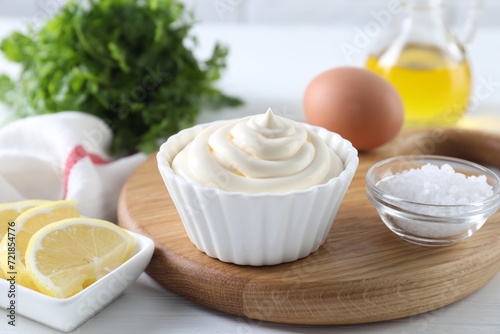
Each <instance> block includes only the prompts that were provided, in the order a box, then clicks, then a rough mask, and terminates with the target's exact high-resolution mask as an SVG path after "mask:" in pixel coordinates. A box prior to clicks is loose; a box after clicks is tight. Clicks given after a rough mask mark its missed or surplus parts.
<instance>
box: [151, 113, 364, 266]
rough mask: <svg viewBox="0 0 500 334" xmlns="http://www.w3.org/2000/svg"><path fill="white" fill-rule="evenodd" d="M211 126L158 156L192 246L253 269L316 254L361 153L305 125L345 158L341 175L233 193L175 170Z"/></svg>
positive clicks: (180, 138) (173, 141)
mask: <svg viewBox="0 0 500 334" xmlns="http://www.w3.org/2000/svg"><path fill="white" fill-rule="evenodd" d="M214 123H216V122H214ZM211 124H213V123H209V124H201V125H197V126H195V127H192V128H189V129H186V130H183V131H181V132H179V133H178V134H176V135H174V136H171V137H170V138H169V139H168V140H167V141H166V142H165V143H164V144H163V145H162V146H161V147H160V151H159V152H158V154H157V160H158V169H159V171H160V173H161V175H162V177H163V180H164V182H165V185H166V187H167V189H168V191H169V193H170V196H171V197H172V200H173V202H174V204H175V206H176V208H177V211H178V212H179V215H180V217H181V220H182V222H183V224H184V227H185V229H186V232H187V234H188V236H189V238H190V240H191V241H192V242H193V244H194V245H195V246H196V247H197V248H198V249H199V250H200V251H202V252H205V253H206V254H207V255H209V256H211V257H214V258H217V259H219V260H221V261H224V262H230V263H235V264H239V265H253V266H261V265H274V264H279V263H284V262H290V261H294V260H297V259H300V258H303V257H305V256H307V255H309V254H310V253H312V252H314V251H316V250H317V249H318V248H319V247H320V246H321V245H322V244H323V243H324V241H325V240H326V237H327V235H328V232H329V231H330V228H331V226H332V223H333V220H334V218H335V215H336V214H337V211H338V208H339V206H340V203H341V201H342V200H343V198H344V195H345V193H346V191H347V188H348V187H349V185H350V183H351V181H352V178H353V176H354V173H355V171H356V168H357V166H358V162H359V159H358V154H357V150H356V149H355V148H354V147H353V146H352V145H351V143H350V142H349V141H347V140H345V139H343V138H342V137H340V136H339V135H338V134H336V133H333V132H329V131H327V130H325V129H323V128H319V127H315V126H311V125H308V124H304V126H307V127H309V128H310V129H312V130H313V131H315V132H316V133H317V134H318V135H319V136H320V137H321V138H322V139H323V140H324V141H325V142H326V143H327V145H328V146H329V147H330V148H332V149H333V150H334V151H335V152H336V153H337V154H338V155H339V157H340V158H341V159H342V162H343V163H344V171H343V172H342V173H341V174H340V175H339V176H338V177H335V178H332V179H331V180H329V181H328V182H327V183H324V184H320V185H316V186H313V187H310V188H309V189H305V190H297V191H291V192H287V193H263V194H249V193H244V192H228V191H224V190H221V189H217V188H211V187H206V186H202V185H199V184H195V183H193V182H189V181H186V180H185V179H184V178H183V177H181V176H179V175H177V174H175V173H174V171H173V170H172V168H171V163H172V160H173V158H174V157H175V156H176V155H177V154H178V153H179V152H180V151H181V150H182V149H183V148H184V147H185V146H186V145H187V144H188V143H189V142H191V141H192V140H193V138H194V137H195V136H196V135H197V134H198V133H200V132H201V131H202V130H203V129H204V128H206V127H208V126H210V125H211Z"/></svg>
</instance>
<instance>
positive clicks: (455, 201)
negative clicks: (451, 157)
mask: <svg viewBox="0 0 500 334" xmlns="http://www.w3.org/2000/svg"><path fill="white" fill-rule="evenodd" d="M377 187H378V188H379V189H380V190H382V191H384V192H385V193H386V194H388V195H392V196H395V197H398V198H402V199H405V200H408V201H411V202H416V203H422V204H431V205H460V204H469V203H477V202H480V201H482V200H484V199H486V198H488V197H490V196H492V195H493V187H492V186H490V185H489V184H488V183H487V182H486V176H485V175H479V176H474V175H470V176H466V175H465V174H462V173H458V172H455V170H454V169H453V167H452V166H450V165H449V164H443V165H442V166H441V167H439V166H436V165H433V164H430V163H428V164H426V165H424V166H422V167H420V168H412V169H408V170H405V171H403V172H401V173H397V174H394V175H393V176H392V177H389V178H385V179H383V180H381V181H380V182H379V183H378V184H377Z"/></svg>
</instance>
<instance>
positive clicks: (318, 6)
mask: <svg viewBox="0 0 500 334" xmlns="http://www.w3.org/2000/svg"><path fill="white" fill-rule="evenodd" d="M390 1H397V0H182V2H184V3H185V4H186V6H187V7H189V8H191V9H193V11H194V13H195V16H196V18H197V19H198V21H215V22H240V23H243V24H248V23H264V24H273V23H279V24H344V25H356V24H363V23H366V22H368V21H369V20H371V19H373V18H372V13H373V11H379V10H382V9H384V8H386V7H387V5H388V3H389V2H390ZM475 1H480V2H481V3H482V6H483V8H484V10H483V12H482V16H481V26H495V25H500V23H499V22H500V20H498V17H499V15H500V1H498V0H447V7H448V8H447V17H448V19H449V20H450V21H452V22H453V23H454V24H459V23H460V22H461V21H462V20H463V17H464V13H465V12H466V10H467V7H468V6H470V5H471V4H472V3H474V2H475ZM64 2H65V0H0V17H2V16H3V17H5V16H37V17H38V18H40V19H41V18H43V17H46V16H47V14H50V13H53V12H54V11H55V10H56V8H57V7H58V6H61V5H62V4H64Z"/></svg>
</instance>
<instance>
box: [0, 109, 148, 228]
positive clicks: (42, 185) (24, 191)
mask: <svg viewBox="0 0 500 334" xmlns="http://www.w3.org/2000/svg"><path fill="white" fill-rule="evenodd" d="M111 140H112V132H111V129H109V127H108V126H107V125H106V124H105V123H104V122H103V121H102V120H101V119H99V118H97V117H95V116H92V115H90V114H86V113H82V112H73V111H68V112H59V113H55V114H48V115H40V116H32V117H28V118H24V119H20V120H17V121H14V122H13V123H10V124H8V125H6V126H4V127H2V128H0V203H4V202H13V201H18V200H23V199H48V200H58V199H73V200H76V201H77V205H78V209H79V210H80V212H81V214H82V215H84V216H87V217H93V218H101V219H106V220H110V221H116V207H117V203H118V197H119V195H120V190H121V188H122V186H123V184H124V182H125V181H126V179H127V177H128V176H129V175H130V173H131V172H132V171H133V170H134V169H135V168H136V167H137V166H138V165H139V164H141V163H142V162H143V161H144V160H145V159H146V157H147V156H146V155H145V154H142V153H137V154H134V155H131V156H127V157H124V158H119V159H112V158H110V157H109V156H108V155H107V152H106V148H107V147H108V145H109V143H110V142H111Z"/></svg>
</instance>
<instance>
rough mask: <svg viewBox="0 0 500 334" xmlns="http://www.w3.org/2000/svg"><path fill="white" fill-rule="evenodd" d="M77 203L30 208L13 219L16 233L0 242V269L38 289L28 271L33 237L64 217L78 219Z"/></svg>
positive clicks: (67, 202)
mask: <svg viewBox="0 0 500 334" xmlns="http://www.w3.org/2000/svg"><path fill="white" fill-rule="evenodd" d="M79 216H80V213H79V212H78V210H77V209H76V202H75V201H68V200H63V201H54V202H49V203H47V204H42V205H38V206H35V207H33V208H31V209H28V210H26V211H24V212H23V213H21V214H20V215H19V216H18V217H17V218H16V219H15V220H14V226H13V228H14V233H10V231H9V232H8V233H6V234H5V235H4V236H3V238H2V241H1V242H0V259H1V261H0V266H1V268H2V270H3V272H4V274H6V275H8V276H14V277H15V280H16V283H17V284H20V285H23V286H25V287H27V288H31V289H36V287H35V286H34V285H33V282H32V280H31V277H30V274H29V273H28V272H27V269H26V266H25V262H24V257H25V253H26V248H27V247H28V242H29V240H30V238H31V236H32V235H33V234H34V233H35V232H36V231H38V230H39V229H40V228H42V227H44V226H46V225H48V224H50V223H53V222H56V221H58V220H62V219H65V218H72V217H79Z"/></svg>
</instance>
